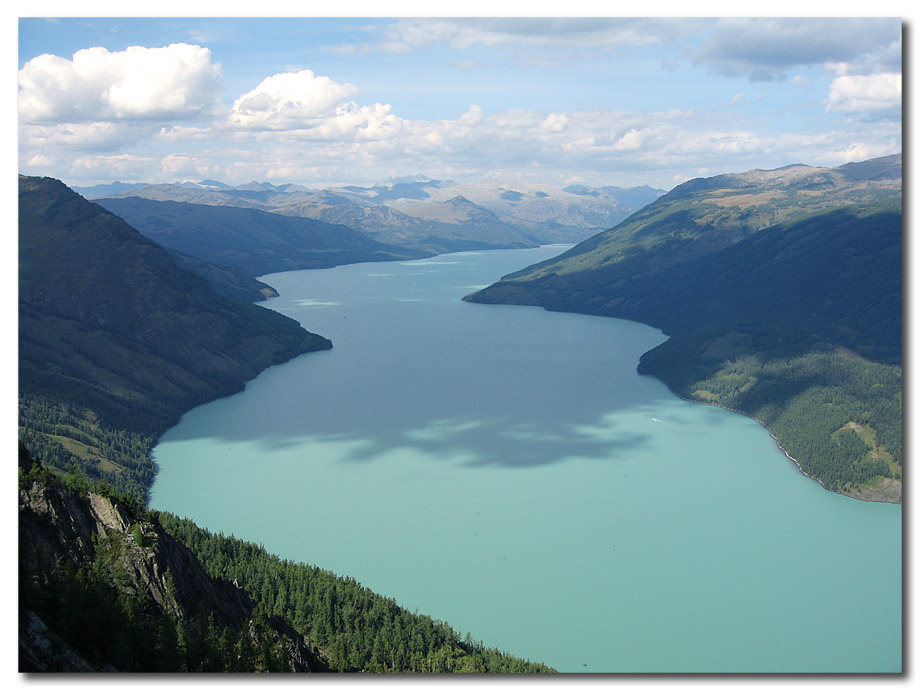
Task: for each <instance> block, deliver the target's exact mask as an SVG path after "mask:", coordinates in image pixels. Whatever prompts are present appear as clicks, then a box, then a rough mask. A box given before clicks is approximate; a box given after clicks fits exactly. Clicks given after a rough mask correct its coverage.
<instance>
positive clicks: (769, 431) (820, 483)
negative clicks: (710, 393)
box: [639, 374, 903, 506]
mask: <svg viewBox="0 0 920 690" xmlns="http://www.w3.org/2000/svg"><path fill="white" fill-rule="evenodd" d="M639 375H640V376H650V377H652V378H653V379H656V380H658V381H661V383H663V384H664V385H665V387H667V389H668V390H669V391H671V393H673V394H674V395H675V396H677V397H678V398H680V399H681V400H684V401H686V402H690V403H697V404H699V405H709V406H710V407H718V408H719V409H722V410H727V411H729V412H736V413H738V414H741V415H744V416H745V417H747V418H749V419H753V420H754V421H755V422H757V423H758V424H760V426H762V427H763V428H764V429H766V430H767V433H768V434H770V438H772V439H773V442H774V443H775V444H776V447H777V448H779V449H780V450H781V451H782V453H783V455H785V456H786V457H787V458H789V459H790V460H791V461H792V462H793V463H794V464H795V466H796V468H797V469H798V470H799V472H800V473H801V474H802V476H803V477H807V478H808V479H811V480H812V481H815V482H817V483H818V484H819V485H820V486H821V488H822V489H824V490H825V491H828V492H830V493H832V494H837V495H838V496H844V497H846V498H852V499H853V500H856V501H862V502H864V503H890V504H892V505H898V506H899V505H903V503H902V501H882V500H875V499H871V498H862V497H860V496H852V495H850V494H845V493H841V492H839V491H834V490H833V489H829V488H827V485H826V484H825V483H824V482H822V481H821V480H820V479H818V478H817V477H813V476H812V475H810V474H808V472H806V471H805V470H804V469H802V465H801V464H800V463H799V461H798V460H796V459H795V458H794V457H792V456H791V455H789V452H788V451H787V450H786V449H785V448H783V445H782V444H781V443H780V442H779V439H778V438H776V434H774V433H773V430H772V429H771V428H770V427H769V426H768V425H767V423H766V422H764V421H763V420H761V419H758V418H757V417H755V416H754V415H752V414H751V413H750V412H745V411H744V410H739V409H736V408H734V407H728V406H727V405H720V404H719V403H714V402H706V401H704V400H694V399H692V398H687V397H684V396H683V395H681V394H680V393H678V392H677V391H675V390H674V389H673V388H671V386H670V385H669V384H668V382H667V381H665V380H664V379H662V378H659V377H658V376H655V375H654V374H639Z"/></svg>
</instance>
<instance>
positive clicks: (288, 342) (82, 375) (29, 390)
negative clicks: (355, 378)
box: [19, 177, 331, 495]
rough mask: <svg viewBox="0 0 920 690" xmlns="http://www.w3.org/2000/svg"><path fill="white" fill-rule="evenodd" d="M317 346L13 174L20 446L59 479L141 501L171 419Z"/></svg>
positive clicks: (100, 215) (117, 225)
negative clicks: (62, 474) (75, 472)
mask: <svg viewBox="0 0 920 690" xmlns="http://www.w3.org/2000/svg"><path fill="white" fill-rule="evenodd" d="M329 347H331V343H330V342H329V341H328V340H327V339H325V338H322V337H321V336H317V335H314V334H311V333H308V332H307V331H305V330H304V329H303V328H301V327H300V325H299V324H298V323H297V322H296V321H294V320H292V319H289V318H287V317H284V316H282V315H280V314H277V313H275V312H272V311H269V310H267V309H264V308H262V307H259V306H256V305H253V304H250V303H248V302H245V301H241V300H237V299H232V298H230V297H228V296H226V293H225V291H218V289H216V288H215V287H214V286H213V284H212V283H211V282H208V281H207V280H205V279H204V278H202V277H201V276H200V275H198V274H197V273H193V272H191V271H189V270H187V269H186V268H183V267H182V266H180V265H179V264H178V263H177V262H176V260H175V259H174V258H173V256H171V255H170V254H169V253H167V252H166V250H164V249H163V248H161V247H160V246H158V245H156V244H154V243H153V242H152V241H150V240H149V239H147V238H145V237H143V236H142V235H141V234H140V233H138V232H137V231H136V230H134V229H133V228H132V227H130V226H129V225H128V224H127V223H125V222H124V221H123V220H121V219H120V218H117V217H116V216H114V215H112V214H111V213H109V212H108V211H106V210H105V209H103V208H102V207H100V206H98V205H96V204H91V203H89V202H87V201H86V200H84V199H83V198H82V197H80V196H79V195H77V194H75V193H74V192H72V191H71V190H69V189H68V188H67V187H66V186H64V185H63V184H62V183H60V182H58V181H56V180H52V179H49V178H28V177H20V180H19V395H20V427H21V436H22V438H23V439H24V440H25V442H26V443H27V445H28V446H29V447H30V449H32V450H34V451H35V452H37V453H38V454H39V455H40V456H41V457H43V459H45V461H46V462H49V463H50V464H52V466H54V467H56V468H58V469H59V470H61V471H66V470H67V469H68V468H70V467H71V466H73V467H77V468H80V469H81V470H82V471H85V472H87V473H88V474H90V475H91V476H94V477H98V478H102V479H106V480H107V482H109V483H110V484H112V485H113V486H117V487H119V488H120V489H124V490H129V491H131V492H133V493H136V494H138V495H143V494H144V493H145V492H146V489H147V488H148V487H149V483H150V481H151V480H152V477H153V467H152V464H151V462H150V460H149V458H147V457H146V453H147V450H148V449H149V447H150V445H151V444H152V440H153V438H155V437H156V436H158V435H159V434H160V433H162V432H163V431H165V430H166V429H167V428H168V427H169V426H171V425H173V424H174V423H175V422H176V421H177V420H178V418H179V416H180V415H181V414H182V413H183V412H185V411H186V410H188V409H191V408H192V407H194V406H196V405H199V404H201V403H203V402H205V401H207V400H212V399H214V398H216V397H220V396H223V395H228V394H230V393H233V392H236V391H238V390H240V389H242V387H243V383H244V382H245V381H247V380H249V379H251V378H253V377H254V376H255V375H256V374H258V373H259V372H260V371H262V370H263V369H265V368H266V367H269V366H271V365H273V364H279V363H281V362H284V361H287V360H288V359H290V358H291V357H294V356H296V355H299V354H301V353H304V352H310V351H313V350H318V349H327V348H329Z"/></svg>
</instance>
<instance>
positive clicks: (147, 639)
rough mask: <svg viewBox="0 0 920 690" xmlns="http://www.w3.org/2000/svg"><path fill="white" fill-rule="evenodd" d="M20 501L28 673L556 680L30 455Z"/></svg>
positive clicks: (366, 594)
mask: <svg viewBox="0 0 920 690" xmlns="http://www.w3.org/2000/svg"><path fill="white" fill-rule="evenodd" d="M19 491H20V513H21V519H20V558H19V569H20V572H19V576H20V600H19V608H20V621H21V623H20V626H21V631H20V637H21V639H20V648H21V649H20V653H21V656H20V665H21V670H26V671H28V670H33V671H34V670H52V671H54V670H57V671H62V670H69V671H74V670H83V671H126V672H190V671H191V672H269V671H271V672H278V671H314V672H316V671H334V672H335V671H337V672H375V673H451V672H453V673H464V672H466V673H546V672H552V669H550V668H548V667H547V666H545V665H543V664H539V663H532V662H529V661H525V660H523V659H519V658H516V657H513V656H510V655H508V654H504V653H502V652H500V651H498V650H497V649H493V648H487V647H486V646H484V645H483V644H482V643H481V642H477V641H474V640H473V639H472V637H471V636H470V635H469V634H467V635H465V636H461V634H460V633H458V632H456V631H454V630H453V629H452V628H451V627H450V626H449V625H448V624H446V623H444V622H442V621H437V620H434V619H432V618H430V617H428V616H424V615H421V614H418V613H411V612H409V611H407V610H406V609H404V608H402V607H400V606H398V605H397V604H396V602H395V601H393V600H392V599H388V598H385V597H383V596H380V595H378V594H375V593H374V592H372V591H370V590H368V589H367V588H365V587H362V586H361V585H360V584H359V583H358V582H356V581H355V580H353V579H351V578H347V577H339V576H337V575H334V574H333V573H331V572H329V571H326V570H321V569H319V568H316V567H313V566H309V565H305V564H303V563H295V562H291V561H286V560H282V559H280V558H278V557H276V556H273V555H271V554H269V553H267V552H266V551H265V549H264V548H262V547H260V546H257V545H255V544H251V543H247V542H243V541H241V540H238V539H235V538H233V537H225V536H223V535H219V534H213V533H211V532H208V531H207V530H204V529H201V528H199V527H197V526H196V525H195V524H194V523H192V522H191V521H189V520H184V519H179V518H178V517H176V516H175V515H172V514H170V513H164V512H158V511H151V510H148V509H147V508H146V507H145V505H144V503H143V502H142V501H139V500H137V499H136V498H135V497H134V496H133V495H131V494H120V493H118V492H116V491H114V490H113V489H112V488H111V487H109V486H107V485H105V484H102V483H97V482H93V481H90V480H89V479H88V478H86V477H85V476H83V475H81V474H79V473H76V472H73V473H70V474H69V475H67V477H66V478H64V479H63V480H59V479H57V478H55V476H54V475H53V474H52V473H51V472H49V471H48V470H47V468H45V467H44V465H42V463H41V462H39V461H36V460H34V459H33V458H32V457H31V456H30V455H29V453H28V451H26V450H25V449H23V448H21V449H20V468H19ZM100 506H101V507H100ZM65 507H66V509H67V511H66V514H60V513H61V512H64V511H63V510H62V509H63V508H65ZM112 515H115V516H116V517H115V518H114V519H113V518H112V517H111V516H112ZM103 516H105V517H103ZM23 630H26V631H28V632H27V633H26V634H25V635H23ZM24 637H25V639H23V638H24ZM35 640H42V641H44V642H45V644H44V646H42V645H39V644H37V643H35ZM49 644H53V645H56V646H57V650H56V652H55V654H54V655H53V658H52V660H51V661H50V663H51V664H54V666H52V667H51V668H47V667H43V665H44V664H45V663H49V662H48V660H47V658H46V655H43V654H42V653H41V652H36V648H37V647H39V648H46V647H47V646H48V645H49Z"/></svg>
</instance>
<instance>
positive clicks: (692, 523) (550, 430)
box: [153, 248, 901, 672]
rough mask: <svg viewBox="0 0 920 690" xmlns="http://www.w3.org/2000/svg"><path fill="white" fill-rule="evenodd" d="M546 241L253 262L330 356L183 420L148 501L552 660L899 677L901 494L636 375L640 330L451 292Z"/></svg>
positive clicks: (515, 263) (593, 667) (536, 256)
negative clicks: (347, 261)
mask: <svg viewBox="0 0 920 690" xmlns="http://www.w3.org/2000/svg"><path fill="white" fill-rule="evenodd" d="M560 251H562V248H551V249H548V248H542V249H539V250H516V251H508V252H477V253H460V254H452V255H450V256H449V257H439V258H438V259H436V260H431V259H428V260H423V261H418V262H407V263H400V264H376V265H360V266H345V267H340V268H337V269H331V270H323V271H300V272H292V273H284V274H275V275H272V276H268V277H267V278H266V279H265V280H266V281H267V282H268V283H269V284H271V285H273V286H274V287H275V288H276V289H277V290H278V291H279V293H280V295H281V296H280V297H278V298H275V299H273V300H270V301H269V302H268V303H267V304H268V306H270V307H271V308H273V309H277V310H278V311H281V312H283V313H285V314H287V315H289V316H292V317H294V318H297V319H299V320H301V322H302V323H303V324H304V325H305V327H307V328H308V329H310V330H313V331H315V332H318V333H321V334H322V335H325V336H327V337H330V338H331V339H332V340H333V343H334V349H333V350H330V351H324V352H319V353H312V354H309V355H305V356H303V357H300V358H298V359H296V360H294V361H292V362H289V363H288V364H286V365H283V366H279V367H275V368H272V369H270V370H268V371H266V372H264V373H263V374H262V375H261V376H260V377H258V378H257V379H256V380H254V381H252V382H250V384H249V385H248V386H247V389H246V390H245V391H244V392H242V393H240V394H238V395H236V396H232V397H230V398H225V399H223V400H219V401H215V402H214V403H211V404H209V405H206V406H203V407H201V408H198V409H196V410H193V411H191V412H190V413H188V414H187V415H186V416H185V417H184V418H183V420H182V422H181V423H180V424H179V425H178V426H177V427H175V428H174V429H172V430H171V431H170V432H168V433H167V434H166V435H165V436H164V438H163V439H162V441H161V443H160V445H159V446H158V447H157V450H156V459H157V460H158V462H159V463H160V466H161V473H160V475H159V477H158V479H157V483H156V485H155V487H154V492H153V505H154V507H156V508H159V509H163V510H171V511H173V512H177V513H179V514H180V515H187V516H189V517H192V518H194V519H195V520H196V521H197V522H199V524H202V525H203V526H206V527H209V528H211V529H214V530H221V531H224V532H227V533H233V534H236V535H237V536H240V537H242V538H245V539H249V540H251V541H256V542H260V543H263V544H264V545H265V546H266V547H267V548H269V549H270V550H271V551H273V552H275V553H278V554H279V555H281V556H282V557H285V558H291V559H295V560H303V561H306V562H310V563H315V564H316V565H319V566H321V567H324V568H329V569H331V570H334V571H336V572H339V573H343V574H348V575H351V576H353V577H355V578H357V579H358V580H359V581H360V582H362V583H363V584H365V585H367V586H369V587H371V588H372V589H374V590H376V591H378V592H381V593H383V594H385V595H387V596H392V597H394V598H395V599H396V600H397V602H399V603H400V604H402V605H403V606H406V607H407V608H409V609H418V610H420V611H423V612H425V613H428V614H430V615H432V616H434V617H436V618H441V619H444V620H448V621H449V622H450V623H451V625H453V626H454V627H455V628H458V629H460V630H461V631H464V632H466V631H469V632H471V633H472V634H473V636H474V637H475V638H476V639H482V640H483V641H484V642H485V643H486V644H487V645H490V646H498V647H500V648H502V649H505V650H507V651H509V652H512V653H514V654H517V655H521V656H525V657H529V658H532V659H539V660H541V661H544V662H546V663H549V664H550V665H554V666H556V667H557V668H559V669H560V670H565V671H590V672H606V671H636V672H643V671H646V672H648V671H652V672H654V671H658V672H672V671H710V672H720V671H726V672H728V671H734V672H745V671H747V672H762V671H789V672H807V671H822V672H833V671H851V672H852V671H891V670H897V669H898V668H900V595H899V588H900V562H901V561H900V507H898V506H890V505H871V504H865V503H860V502H858V501H853V500H851V499H846V498H842V497H840V496H836V495H833V494H829V493H828V492H825V491H824V490H823V489H821V488H820V487H819V486H818V485H817V484H816V483H814V482H812V481H810V480H808V479H806V478H804V477H802V476H801V475H800V474H799V473H798V472H797V470H796V469H795V467H794V465H793V464H792V463H791V462H789V461H788V460H787V459H786V458H785V456H783V454H782V453H781V452H780V451H779V450H778V449H777V448H776V447H775V445H774V444H773V442H772V440H771V439H770V437H769V435H768V434H767V433H766V431H765V430H764V429H762V428H761V427H760V426H759V425H758V424H757V423H756V422H753V421H752V420H750V419H747V418H745V417H742V416H740V415H736V414H732V413H729V412H726V411H724V410H719V409H715V408H712V407H707V406H702V405H694V404H691V403H686V402H683V401H681V400H678V399H677V398H675V397H674V396H673V395H671V394H670V393H669V392H668V391H667V390H666V388H665V387H664V386H663V385H662V384H661V383H660V382H658V381H656V380H654V379H650V378H646V377H640V376H638V374H637V373H636V364H637V362H638V358H639V355H640V354H641V353H642V352H644V351H646V350H648V349H649V348H651V347H654V346H655V345H656V344H657V343H659V342H661V341H662V340H663V336H662V335H661V334H660V333H659V332H657V331H655V330H654V329H651V328H648V327H645V326H642V325H640V324H635V323H630V322H624V321H618V320H614V319H603V318H597V317H587V316H579V315H573V314H552V313H549V312H545V311H543V310H541V309H535V308H530V307H526V308H525V307H503V306H485V305H474V304H468V303H464V302H461V301H460V298H461V297H462V296H463V295H464V294H467V293H468V292H470V291H471V289H472V288H471V287H470V286H476V285H482V284H487V283H488V282H490V281H494V280H495V279H497V278H498V277H500V276H501V275H504V274H507V273H509V272H511V271H513V270H517V269H519V268H522V267H523V266H526V265H529V264H531V263H534V262H536V261H540V260H543V259H545V258H549V257H550V256H552V255H553V254H554V253H559V252H560ZM384 273H385V274H386V275H383V274H384ZM205 486H206V487H207V488H208V491H202V489H201V488H202V487H205ZM853 554H859V558H854V557H853ZM879 582H884V583H885V586H884V587H879V586H878V583H879ZM867 591H871V592H872V605H871V606H869V607H861V610H860V615H859V616H858V621H857V622H854V619H853V618H852V617H851V616H850V615H849V613H847V611H849V608H848V606H850V605H852V604H853V602H859V601H863V600H864V598H865V592H867ZM844 604H846V605H844Z"/></svg>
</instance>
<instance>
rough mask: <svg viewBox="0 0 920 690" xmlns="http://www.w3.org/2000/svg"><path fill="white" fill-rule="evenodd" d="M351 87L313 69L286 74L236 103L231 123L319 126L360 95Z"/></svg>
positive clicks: (289, 127)
mask: <svg viewBox="0 0 920 690" xmlns="http://www.w3.org/2000/svg"><path fill="white" fill-rule="evenodd" d="M357 91H358V89H357V87H355V86H353V85H351V84H338V83H336V82H334V81H332V80H331V79H330V78H329V77H318V76H316V75H315V74H314V73H313V72H312V71H311V70H308V69H305V70H301V71H299V72H283V73H281V74H275V75H274V76H271V77H268V78H267V79H264V80H263V81H262V82H261V83H260V84H259V85H258V86H257V87H256V88H254V89H253V90H252V91H250V92H249V93H246V94H243V95H242V96H240V97H239V98H237V99H236V101H234V103H233V107H232V108H231V113H230V122H231V124H233V125H236V126H241V127H251V128H260V129H299V128H303V127H313V126H316V125H318V124H320V123H321V122H322V121H323V120H324V119H325V118H326V117H328V116H330V115H332V114H333V113H334V112H335V107H336V105H337V104H338V103H340V102H341V101H342V100H344V99H345V98H348V97H349V96H352V95H354V94H355V93H357Z"/></svg>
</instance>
